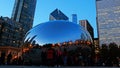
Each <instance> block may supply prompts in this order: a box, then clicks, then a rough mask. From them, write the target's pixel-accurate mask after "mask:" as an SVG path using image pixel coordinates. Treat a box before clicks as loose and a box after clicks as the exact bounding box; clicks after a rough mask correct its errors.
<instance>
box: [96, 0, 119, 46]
mask: <svg viewBox="0 0 120 68" xmlns="http://www.w3.org/2000/svg"><path fill="white" fill-rule="evenodd" d="M96 6H97V24H98V25H97V26H98V37H99V43H100V45H101V44H104V43H106V44H109V43H111V42H115V43H116V44H120V0H96Z"/></svg>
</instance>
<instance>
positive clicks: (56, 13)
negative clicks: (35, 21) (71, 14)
mask: <svg viewBox="0 0 120 68" xmlns="http://www.w3.org/2000/svg"><path fill="white" fill-rule="evenodd" d="M49 20H68V17H67V16H66V15H65V14H64V13H62V12H61V11H60V10H58V9H55V10H54V11H53V12H52V13H50V16H49Z"/></svg>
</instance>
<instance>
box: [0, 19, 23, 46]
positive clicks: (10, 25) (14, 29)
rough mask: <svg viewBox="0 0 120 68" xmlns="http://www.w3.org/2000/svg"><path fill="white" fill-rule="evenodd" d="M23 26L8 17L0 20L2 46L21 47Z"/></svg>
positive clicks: (0, 44) (0, 43) (0, 41)
mask: <svg viewBox="0 0 120 68" xmlns="http://www.w3.org/2000/svg"><path fill="white" fill-rule="evenodd" d="M21 29H22V28H21V24H19V23H17V22H15V21H12V20H11V19H10V18H8V17H1V18H0V46H13V47H19V45H20V44H21V43H22V40H20V39H21V38H22V36H21V34H22V32H21Z"/></svg>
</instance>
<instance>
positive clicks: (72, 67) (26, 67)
mask: <svg viewBox="0 0 120 68" xmlns="http://www.w3.org/2000/svg"><path fill="white" fill-rule="evenodd" d="M0 68H119V67H80V66H79V67H75V66H66V67H47V66H6V65H5V66H0Z"/></svg>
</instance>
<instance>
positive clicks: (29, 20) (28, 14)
mask: <svg viewBox="0 0 120 68" xmlns="http://www.w3.org/2000/svg"><path fill="white" fill-rule="evenodd" d="M35 7H36V0H15V4H14V8H13V13H12V20H14V21H16V22H19V23H21V25H22V28H23V33H26V32H27V31H28V30H29V29H30V28H31V27H32V25H33V19H34V14H35Z"/></svg>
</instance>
